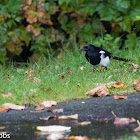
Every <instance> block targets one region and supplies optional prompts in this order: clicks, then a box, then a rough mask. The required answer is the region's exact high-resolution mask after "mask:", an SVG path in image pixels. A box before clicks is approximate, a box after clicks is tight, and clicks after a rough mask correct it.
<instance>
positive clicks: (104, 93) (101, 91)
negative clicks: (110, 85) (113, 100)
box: [86, 86, 109, 96]
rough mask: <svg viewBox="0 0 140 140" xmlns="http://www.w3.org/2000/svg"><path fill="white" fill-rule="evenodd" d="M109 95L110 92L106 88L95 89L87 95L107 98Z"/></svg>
mask: <svg viewBox="0 0 140 140" xmlns="http://www.w3.org/2000/svg"><path fill="white" fill-rule="evenodd" d="M108 94H109V91H108V89H107V87H106V86H99V87H97V88H94V89H92V90H90V91H88V92H86V95H87V96H89V95H98V96H107V95H108Z"/></svg>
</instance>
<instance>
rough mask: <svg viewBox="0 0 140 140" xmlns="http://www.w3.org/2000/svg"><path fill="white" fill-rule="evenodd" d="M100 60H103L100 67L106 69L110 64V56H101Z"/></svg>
mask: <svg viewBox="0 0 140 140" xmlns="http://www.w3.org/2000/svg"><path fill="white" fill-rule="evenodd" d="M100 58H101V61H100V64H99V65H101V66H104V67H106V66H107V65H108V64H109V63H110V59H109V56H107V57H104V54H101V56H100Z"/></svg>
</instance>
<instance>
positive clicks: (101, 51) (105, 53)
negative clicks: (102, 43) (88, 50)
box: [99, 47, 111, 58]
mask: <svg viewBox="0 0 140 140" xmlns="http://www.w3.org/2000/svg"><path fill="white" fill-rule="evenodd" d="M99 49H100V51H99V53H100V54H104V56H105V57H107V56H109V58H110V57H111V53H110V52H108V51H106V50H104V49H103V48H101V47H100V48H99Z"/></svg>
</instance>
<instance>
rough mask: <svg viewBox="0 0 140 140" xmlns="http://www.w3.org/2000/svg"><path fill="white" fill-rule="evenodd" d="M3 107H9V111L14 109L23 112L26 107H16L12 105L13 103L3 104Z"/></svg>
mask: <svg viewBox="0 0 140 140" xmlns="http://www.w3.org/2000/svg"><path fill="white" fill-rule="evenodd" d="M2 107H9V109H13V110H23V109H25V106H21V105H15V104H12V103H5V104H2Z"/></svg>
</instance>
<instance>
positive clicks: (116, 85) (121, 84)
mask: <svg viewBox="0 0 140 140" xmlns="http://www.w3.org/2000/svg"><path fill="white" fill-rule="evenodd" d="M123 85H124V84H123V82H122V81H120V82H116V83H114V85H110V86H107V87H108V88H121V87H123Z"/></svg>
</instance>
